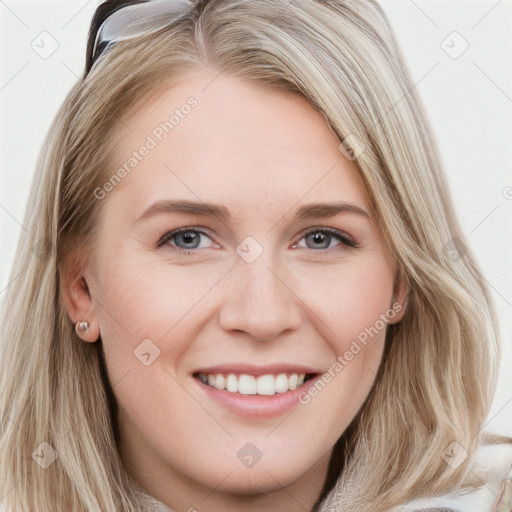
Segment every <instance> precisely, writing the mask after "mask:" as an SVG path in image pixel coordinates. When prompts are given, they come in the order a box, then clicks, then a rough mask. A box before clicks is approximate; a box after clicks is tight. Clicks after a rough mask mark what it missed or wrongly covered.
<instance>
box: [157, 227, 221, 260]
mask: <svg viewBox="0 0 512 512" xmlns="http://www.w3.org/2000/svg"><path fill="white" fill-rule="evenodd" d="M201 235H204V236H206V237H208V238H210V237H209V235H207V234H206V233H205V232H204V231H199V230H197V229H191V228H181V229H176V230H175V231H169V233H166V234H165V235H164V236H163V237H162V238H160V240H159V241H158V243H157V246H158V247H161V246H163V245H165V244H167V243H169V242H172V244H173V246H174V247H173V248H174V250H175V251H176V252H177V253H178V254H192V252H193V250H195V249H204V247H200V242H201ZM210 239H211V238H210ZM180 243H183V244H184V246H185V247H180V245H179V244H180Z"/></svg>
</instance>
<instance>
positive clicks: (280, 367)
mask: <svg viewBox="0 0 512 512" xmlns="http://www.w3.org/2000/svg"><path fill="white" fill-rule="evenodd" d="M193 373H194V374H198V373H206V374H213V373H222V374H225V375H227V374H230V373H233V374H235V375H241V374H247V375H269V374H272V375H279V374H280V373H306V374H308V373H315V374H316V373H320V371H319V370H318V369H315V368H313V367H311V366H307V365H302V364H293V363H282V364H280V363H273V364H269V365H265V366H256V365H251V364H245V363H224V364H219V365H215V366H208V367H204V368H200V369H198V370H196V371H194V372H193Z"/></svg>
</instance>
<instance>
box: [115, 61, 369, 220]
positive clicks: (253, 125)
mask: <svg viewBox="0 0 512 512" xmlns="http://www.w3.org/2000/svg"><path fill="white" fill-rule="evenodd" d="M123 120H124V121H125V124H124V125H121V124H120V125H118V127H117V128H116V130H115V132H114V134H113V141H112V142H113V146H114V148H115V152H114V155H115V157H114V159H113V162H114V166H113V168H112V169H110V173H111V174H112V173H116V171H117V170H119V169H121V168H123V167H124V169H125V172H122V173H121V174H123V179H122V180H120V182H119V183H118V184H116V186H115V190H114V191H113V192H112V196H114V195H121V194H122V195H123V196H124V197H126V198H127V199H128V198H130V202H131V204H132V205H133V207H134V208H135V209H137V208H139V207H140V208H142V207H143V206H144V205H147V203H148V202H154V201H157V200H161V199H169V198H189V199H194V200H198V199H200V200H203V201H212V202H217V203H222V202H225V203H230V204H234V203H236V206H237V207H238V208H239V209H241V210H247V209H248V208H253V209H257V210H261V211H266V210H267V209H268V208H273V209H275V207H276V205H277V206H279V205H281V207H282V208H284V207H285V206H288V207H290V206H291V205H292V204H293V203H297V201H299V200H300V199H301V198H307V199H308V200H310V201H311V202H313V201H315V200H323V201H325V200H331V201H339V200H347V201H352V202H357V203H359V204H360V205H361V206H365V207H366V208H367V209H370V208H371V206H370V204H369V202H368V197H367V195H366V193H365V190H364V186H363V184H362V180H361V179H360V177H359V175H358V171H357V168H356V167H355V166H354V164H353V163H352V162H350V161H349V160H348V159H347V158H346V157H345V156H344V155H343V154H342V153H341V152H340V151H339V150H338V144H339V141H338V140H337V138H336V136H335V135H334V133H333V132H332V130H331V129H330V127H329V126H328V124H327V122H326V121H325V119H324V117H323V116H322V115H321V114H320V113H318V112H317V111H316V110H314V109H313V108H312V107H311V105H310V104H309V103H308V102H307V101H306V99H304V98H303V97H302V96H300V95H299V94H293V93H290V92H286V91H282V90H277V89H272V88H270V87H266V86H263V85H261V84H259V83H256V82H254V81H249V80H244V79H239V78H233V77H227V76H222V75H217V74H213V73H209V72H206V71H201V72H199V71H198V72H196V73H191V74H189V75H187V76H185V78H184V79H183V80H181V81H180V82H179V83H177V84H174V85H172V86H168V87H164V88H161V89H160V90H159V91H158V92H157V93H154V94H153V95H151V96H150V97H147V98H145V101H144V102H142V103H140V104H139V105H138V106H137V107H136V108H134V109H132V110H131V111H129V112H127V114H126V115H125V116H123ZM127 126H128V127H129V128H127ZM276 203H277V204H276Z"/></svg>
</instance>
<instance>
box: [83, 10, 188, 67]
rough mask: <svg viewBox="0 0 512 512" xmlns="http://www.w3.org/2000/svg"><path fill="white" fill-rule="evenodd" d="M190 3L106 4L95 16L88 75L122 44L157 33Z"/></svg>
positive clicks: (88, 50)
mask: <svg viewBox="0 0 512 512" xmlns="http://www.w3.org/2000/svg"><path fill="white" fill-rule="evenodd" d="M192 5H193V4H192V2H191V0H107V1H106V2H103V3H102V4H101V5H100V6H99V7H98V8H97V9H96V12H95V13H94V16H93V19H92V23H91V28H90V31H89V37H88V42H87V55H86V60H85V75H84V76H86V75H87V74H88V73H89V71H90V70H91V68H92V66H93V65H94V63H95V62H96V61H97V60H98V59H99V57H100V56H101V55H103V54H105V53H106V51H107V49H108V48H109V47H110V46H112V45H113V44H115V43H117V42H119V41H125V40H127V39H133V38H135V37H139V36H141V35H143V34H148V33H151V32H155V31H157V30H159V29H161V28H163V27H165V25H167V24H168V23H169V22H170V21H171V20H172V21H175V20H176V18H177V16H178V17H179V16H180V15H181V14H184V13H186V12H188V11H189V10H190V8H191V7H192Z"/></svg>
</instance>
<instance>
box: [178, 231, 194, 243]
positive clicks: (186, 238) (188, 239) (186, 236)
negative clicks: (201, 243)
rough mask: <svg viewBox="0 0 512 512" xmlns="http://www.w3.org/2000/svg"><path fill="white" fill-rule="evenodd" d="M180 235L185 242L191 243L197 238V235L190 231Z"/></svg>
mask: <svg viewBox="0 0 512 512" xmlns="http://www.w3.org/2000/svg"><path fill="white" fill-rule="evenodd" d="M181 236H182V238H183V241H184V242H185V244H190V243H193V242H194V240H195V239H196V238H197V235H196V234H195V233H191V232H190V231H189V232H187V233H182V234H181Z"/></svg>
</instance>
